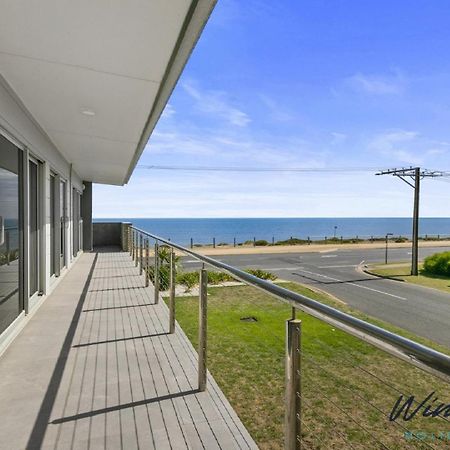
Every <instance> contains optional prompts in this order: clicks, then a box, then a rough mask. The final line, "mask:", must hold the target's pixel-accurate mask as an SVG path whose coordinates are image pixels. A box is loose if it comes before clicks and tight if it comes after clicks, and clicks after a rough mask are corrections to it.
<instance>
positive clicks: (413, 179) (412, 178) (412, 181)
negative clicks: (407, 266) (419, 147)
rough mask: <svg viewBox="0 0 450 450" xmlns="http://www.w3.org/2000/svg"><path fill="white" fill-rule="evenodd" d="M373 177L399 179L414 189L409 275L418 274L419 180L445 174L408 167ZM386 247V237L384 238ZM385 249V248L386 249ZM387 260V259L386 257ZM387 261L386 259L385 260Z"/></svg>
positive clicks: (383, 171) (384, 171) (390, 170)
mask: <svg viewBox="0 0 450 450" xmlns="http://www.w3.org/2000/svg"><path fill="white" fill-rule="evenodd" d="M375 175H393V176H394V177H398V178H400V180H402V181H404V182H405V183H406V184H407V185H408V186H410V187H412V188H413V189H414V211H413V230H412V262H411V275H418V274H419V200H420V180H422V179H424V178H438V177H443V176H446V175H445V172H443V171H440V170H428V169H421V168H420V167H409V168H402V169H388V170H382V171H380V172H378V173H376V174H375ZM386 246H387V236H386ZM386 249H387V247H386ZM386 251H387V250H386ZM386 258H387V257H386ZM386 261H387V259H386Z"/></svg>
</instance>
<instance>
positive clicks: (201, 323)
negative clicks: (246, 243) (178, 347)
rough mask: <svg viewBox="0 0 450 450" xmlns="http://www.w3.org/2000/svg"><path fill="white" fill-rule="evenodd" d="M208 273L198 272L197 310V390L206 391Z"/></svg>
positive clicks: (204, 271)
mask: <svg viewBox="0 0 450 450" xmlns="http://www.w3.org/2000/svg"><path fill="white" fill-rule="evenodd" d="M207 288H208V272H207V271H206V270H205V269H201V270H200V293H199V308H198V389H199V391H200V392H203V391H205V390H206V379H207V376H206V373H207V372H206V355H207V345H208V344H207V317H208V316H207V307H208V293H207Z"/></svg>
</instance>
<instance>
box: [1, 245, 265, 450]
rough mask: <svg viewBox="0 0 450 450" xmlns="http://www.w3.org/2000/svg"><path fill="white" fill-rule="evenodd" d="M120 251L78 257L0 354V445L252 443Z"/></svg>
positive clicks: (69, 446) (210, 445)
mask: <svg viewBox="0 0 450 450" xmlns="http://www.w3.org/2000/svg"><path fill="white" fill-rule="evenodd" d="M167 327H168V311H167V307H166V306H165V304H164V302H162V301H160V303H159V304H158V305H155V304H153V289H152V287H150V288H145V287H144V280H143V277H141V276H139V274H138V270H137V269H136V268H135V267H134V264H133V263H132V261H131V259H130V257H129V255H128V254H126V253H122V252H117V251H113V250H107V249H106V250H103V251H99V252H97V253H91V254H84V255H82V256H81V257H80V259H79V261H77V262H76V264H75V265H74V267H73V268H72V269H71V270H70V271H69V273H68V274H67V275H66V276H65V278H64V279H63V280H62V281H61V283H60V284H59V285H58V286H57V288H56V289H55V291H54V292H53V293H52V294H51V296H50V297H49V298H48V299H47V300H46V302H45V303H44V304H43V305H42V307H41V308H40V309H39V310H38V311H37V313H36V314H35V315H34V317H32V319H31V320H30V322H29V323H28V325H27V326H26V327H25V329H24V330H23V331H22V333H21V334H20V335H19V336H18V338H16V340H15V341H14V343H13V344H12V345H11V346H10V347H9V349H8V350H7V351H6V352H5V354H4V355H3V356H2V357H1V358H0V400H1V401H0V417H1V418H2V420H1V421H0V448H2V449H3V448H5V449H6V448H8V449H9V448H11V449H20V448H45V449H72V448H76V449H78V448H80V449H81V448H89V449H97V448H102V449H116V448H121V449H127V450H128V449H135V448H141V449H153V448H154V449H166V448H172V449H183V448H193V449H201V448H206V449H208V450H209V449H217V448H222V449H234V448H240V449H247V448H257V447H256V445H255V443H254V441H253V440H252V438H251V437H250V436H249V434H248V432H247V431H246V429H245V428H244V426H243V425H242V423H241V422H240V420H239V418H238V417H237V415H236V413H235V412H234V411H233V409H232V408H231V406H230V405H229V403H228V401H227V400H226V399H225V397H224V396H223V394H222V392H221V391H220V389H219V388H218V386H217V385H216V383H215V382H214V380H213V379H212V378H211V377H209V380H208V389H207V391H206V392H203V393H199V392H198V391H197V390H196V387H197V386H196V385H197V354H196V352H195V351H194V349H193V348H192V346H191V344H190V343H189V341H188V339H187V337H186V336H185V334H184V333H183V331H182V330H181V329H180V328H179V327H178V326H177V329H176V333H175V334H173V335H169V334H167V329H168V328H167Z"/></svg>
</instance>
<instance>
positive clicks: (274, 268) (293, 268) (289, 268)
mask: <svg viewBox="0 0 450 450" xmlns="http://www.w3.org/2000/svg"><path fill="white" fill-rule="evenodd" d="M301 269H303V267H263V270H272V271H274V272H275V271H277V270H301Z"/></svg>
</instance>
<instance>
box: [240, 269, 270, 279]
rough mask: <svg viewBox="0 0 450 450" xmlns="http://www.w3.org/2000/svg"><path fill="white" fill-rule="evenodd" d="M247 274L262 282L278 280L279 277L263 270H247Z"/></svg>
mask: <svg viewBox="0 0 450 450" xmlns="http://www.w3.org/2000/svg"><path fill="white" fill-rule="evenodd" d="M246 272H247V273H249V274H250V275H254V276H255V277H258V278H261V279H262V280H270V281H274V280H276V279H277V276H276V275H274V274H273V273H271V272H267V271H266V270H261V269H246Z"/></svg>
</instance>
